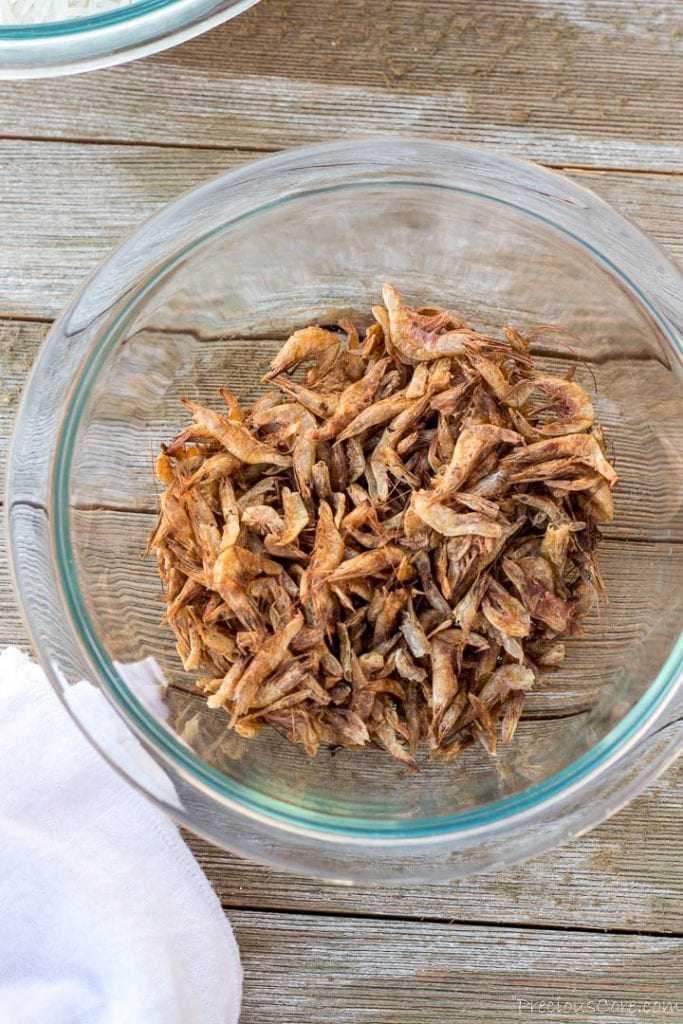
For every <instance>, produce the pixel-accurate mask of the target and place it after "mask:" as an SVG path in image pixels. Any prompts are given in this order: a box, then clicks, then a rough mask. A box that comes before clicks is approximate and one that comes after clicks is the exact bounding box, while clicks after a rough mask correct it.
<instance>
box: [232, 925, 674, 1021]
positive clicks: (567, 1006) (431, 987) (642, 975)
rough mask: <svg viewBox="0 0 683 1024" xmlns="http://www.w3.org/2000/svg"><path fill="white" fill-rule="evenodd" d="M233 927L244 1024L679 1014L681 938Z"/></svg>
mask: <svg viewBox="0 0 683 1024" xmlns="http://www.w3.org/2000/svg"><path fill="white" fill-rule="evenodd" d="M230 917H231V919H232V921H233V923H234V925H235V930H236V933H237V938H238V941H239V943H240V948H241V951H242V958H243V962H244V967H245V997H244V1008H243V1011H242V1016H241V1018H240V1019H241V1021H242V1022H243V1024H276V1022H277V1024H339V1022H340V1021H346V1020H348V1021H352V1022H353V1024H371V1022H372V1024H380V1022H381V1024H425V1022H427V1021H430V1022H431V1021H434V1022H435V1024H437V1022H438V1024H456V1022H458V1024H459V1022H461V1021H472V1022H475V1024H490V1022H493V1021H496V1022H499V1024H503V1022H507V1021H510V1022H511V1021H520V1020H521V1021H524V1022H525V1024H530V1022H532V1021H535V1020H540V1021H544V1020H552V1021H556V1022H557V1024H576V1022H577V1021H586V1022H587V1024H607V1022H609V1024H644V1022H646V1021H648V1020H651V1019H656V1020H660V1019H661V1020H672V1021H673V1020H680V1018H681V1014H682V1013H683V987H682V980H683V972H682V971H681V963H682V960H683V941H681V940H679V939H672V938H651V937H647V936H640V935H599V934H598V935H594V934H585V933H581V932H576V933H572V932H562V931H555V930H547V931H545V930H544V931H534V930H525V929H516V928H509V929H508V928H506V929H497V928H482V927H479V928H472V927H468V926H459V925H446V924H427V923H425V924H419V923H417V922H411V923H410V924H405V923H404V922H390V921H383V922H381V923H380V922H370V921H361V920H354V919H351V920H349V919H343V918H334V917H332V918H323V917H315V916H309V915H297V916H292V915H291V914H261V913H256V912H243V911H238V912H234V913H232V914H231V915H230ZM549 1001H552V1002H549ZM655 1014H656V1016H655Z"/></svg>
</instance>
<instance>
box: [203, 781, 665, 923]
mask: <svg viewBox="0 0 683 1024" xmlns="http://www.w3.org/2000/svg"><path fill="white" fill-rule="evenodd" d="M682 795H683V764H680V763H679V764H678V766H674V767H672V768H671V769H670V770H669V771H668V772H667V773H666V774H665V775H664V776H662V777H661V778H660V779H659V780H658V781H657V782H656V783H655V784H654V785H653V786H651V787H650V788H649V789H648V790H647V791H646V792H645V793H644V794H643V795H642V796H640V797H639V798H638V799H637V800H635V801H634V802H633V803H632V804H630V805H629V806H628V807H626V808H624V810H623V811H621V812H620V813H619V814H617V815H616V816H615V817H614V818H612V819H611V820H610V821H608V822H605V824H603V825H601V826H600V827H599V828H597V829H596V830H595V831H594V832H591V833H590V834H589V835H587V836H583V837H581V838H580V839H575V840H574V841H573V842H571V843H569V844H567V845H565V846H563V847H560V848H559V849H557V850H552V851H550V852H549V853H545V854H543V855H542V856H540V857H536V858H535V859H534V860H533V861H529V862H527V863H526V864H521V865H518V866H516V867H514V868H508V869H507V870H503V871H501V872H497V873H496V874H495V875H493V874H486V875H480V876H478V877H475V878H468V879H466V880H464V881H461V882H458V881H453V882H448V883H445V884H442V885H420V886H400V887H391V888H389V889H381V890H378V889H377V888H376V887H374V886H353V887H346V886H343V887H342V886H336V885H333V884H331V883H329V882H320V881H317V880H312V879H307V878H302V877H299V876H297V877H296V878H293V877H292V876H291V875H289V874H285V873H283V872H280V871H275V870H273V869H271V868H266V867H263V866H262V865H259V864H253V863H251V862H249V861H245V860H242V859H241V858H239V857H236V856H235V855H233V854H229V853H225V852H223V851H220V850H217V849H216V848H215V847H213V846H210V845H209V844H208V843H206V842H204V841H203V840H201V839H198V838H196V837H195V836H192V835H190V834H189V833H187V834H186V838H187V839H188V842H189V844H190V847H191V849H192V851H193V853H194V855H195V856H196V857H197V859H198V861H199V863H200V864H201V866H202V868H203V869H204V871H205V872H206V873H207V875H208V877H209V878H210V880H211V882H212V884H213V885H214V887H215V889H216V891H217V893H218V895H219V897H220V899H221V901H222V903H223V905H224V906H225V907H226V908H234V907H243V908H245V907H259V908H263V909H269V910H306V911H308V912H309V913H316V912H318V913H325V914H338V915H347V914H353V915H361V916H373V917H400V918H405V919H411V920H412V919H417V920H420V919H423V918H428V919H430V920H442V921H451V920H454V921H479V922H488V923H490V924H509V925H515V924H517V925H519V924H523V925H544V926H551V925H552V926H559V927H562V926H564V927H572V928H595V929H600V928H605V929H609V928H619V929H624V930H627V931H635V932H673V933H680V932H681V922H682V921H683V865H682V864H681V858H680V856H679V854H678V852H677V849H676V843H675V836H676V834H677V830H678V828H679V822H680V817H679V816H680V803H681V797H682Z"/></svg>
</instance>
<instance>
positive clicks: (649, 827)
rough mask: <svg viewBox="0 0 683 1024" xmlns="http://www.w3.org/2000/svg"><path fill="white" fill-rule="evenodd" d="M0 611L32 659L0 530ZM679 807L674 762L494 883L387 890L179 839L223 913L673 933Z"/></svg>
mask: <svg viewBox="0 0 683 1024" xmlns="http://www.w3.org/2000/svg"><path fill="white" fill-rule="evenodd" d="M0 604H1V605H2V607H3V609H4V611H3V616H2V619H1V620H0V645H5V644H18V645H19V646H20V647H23V648H25V649H26V650H28V651H29V652H30V650H31V645H30V641H29V639H28V636H27V635H26V630H25V627H24V625H23V622H22V621H21V618H20V615H19V612H18V608H17V605H16V600H15V598H14V595H13V594H12V592H11V589H10V584H9V580H8V577H7V564H6V560H5V554H4V532H2V533H0ZM682 801H683V762H679V764H678V765H677V766H674V767H672V768H671V769H670V770H669V771H668V772H667V773H666V774H665V775H664V776H662V778H660V779H659V780H658V781H657V782H656V783H655V784H654V785H652V786H651V787H650V788H649V789H648V790H647V791H646V792H645V793H644V794H643V795H642V796H640V797H639V798H638V799H637V800H635V801H634V802H633V803H631V804H630V805H629V806H628V807H626V808H625V809H624V810H622V811H621V812H620V813H619V814H617V815H616V816H615V817H614V818H612V819H611V820H610V821H608V822H606V823H605V824H603V825H601V826H600V827H599V828H598V829H596V830H595V831H594V832H592V833H590V834H589V835H587V836H583V837H582V838H580V839H577V840H575V841H574V842H573V843H570V844H568V845H566V846H564V847H562V848H560V849H558V850H555V851H551V852H549V853H546V854H544V855H542V856H541V857H539V858H536V859H534V860H532V861H529V862H528V863H526V864H523V865H519V866H517V867H514V868H509V869H507V870H506V871H504V872H503V873H501V874H497V875H495V876H493V875H483V876H479V877H478V878H471V879H467V880H466V881H464V882H449V883H445V884H443V885H429V886H428V885H420V886H402V887H392V888H391V889H378V888H376V887H373V886H367V887H362V886H355V887H346V886H344V887H338V886H335V885H332V884H330V883H327V882H321V881H317V880H313V879H307V878H302V877H299V876H291V875H289V874H286V873H283V872H280V871H275V870H273V869H270V868H267V867H264V866H263V865H259V864H253V863H250V862H248V861H244V860H242V859H241V858H238V857H236V856H235V855H233V854H230V853H226V852H224V851H222V850H219V849H217V848H215V847H213V846H210V845H209V844H208V843H206V842H204V841H203V840H201V839H198V838H196V837H194V836H192V835H191V834H189V833H186V839H187V840H188V842H189V843H190V846H191V848H192V850H193V852H194V854H195V856H196V857H197V858H198V860H199V862H200V864H201V866H202V868H203V869H204V871H205V872H206V873H207V875H208V877H209V879H210V880H211V882H212V884H213V885H214V886H215V888H216V891H217V892H218V895H219V897H220V898H221V900H222V902H223V903H224V905H225V906H226V907H230V908H233V907H240V908H248V907H259V908H263V909H273V910H298V911H300V910H306V911H309V912H311V913H314V912H316V911H317V912H324V913H338V914H359V915H361V914H370V915H376V916H378V917H381V916H400V917H405V918H411V917H412V918H418V919H419V918H422V917H428V918H433V919H443V920H444V921H449V920H459V921H484V922H489V923H491V924H495V923H508V924H525V925H556V926H558V927H561V926H567V927H576V928H582V927H583V928H585V927H590V928H605V929H608V928H619V929H626V930H633V931H661V932H676V931H677V930H680V925H681V920H683V863H682V861H681V858H680V856H679V852H678V849H677V844H676V842H675V837H676V835H677V831H678V828H679V821H680V807H681V802H682ZM231 916H232V915H231Z"/></svg>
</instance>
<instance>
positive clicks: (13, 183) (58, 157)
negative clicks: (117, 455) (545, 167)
mask: <svg viewBox="0 0 683 1024" xmlns="http://www.w3.org/2000/svg"><path fill="white" fill-rule="evenodd" d="M144 63H145V65H146V64H147V63H148V62H144ZM91 77H93V76H88V78H89V79H90V78H91ZM94 77H97V76H94ZM65 81H67V82H68V81H69V80H68V79H67V80H65ZM34 84H36V83H34ZM1 91H2V90H1V87H0V95H1ZM1 103H2V99H0V105H1ZM1 117H2V114H0V118H1ZM258 156H259V154H258V153H257V152H255V151H252V152H246V153H235V152H222V151H221V152H215V151H212V150H191V149H178V148H163V147H147V146H95V145H78V144H64V143H55V142H26V141H23V140H4V141H0V182H1V183H2V184H1V185H0V196H1V197H2V222H3V238H4V240H5V241H4V242H3V244H1V245H0V315H5V316H17V315H20V316H22V317H26V316H37V317H54V316H56V315H57V314H58V313H59V312H60V311H61V310H62V309H63V307H64V306H65V304H66V303H67V302H68V300H69V298H70V297H71V295H72V294H73V292H74V291H75V290H76V289H77V288H78V287H80V285H81V284H82V283H83V280H84V278H85V277H86V276H87V274H89V273H90V272H91V271H92V270H93V269H94V268H95V266H96V265H97V263H98V262H99V261H100V260H102V259H103V258H104V257H105V256H106V255H107V254H108V253H109V251H110V249H111V248H112V247H113V246H114V245H116V244H117V243H118V242H120V241H121V240H122V239H123V238H124V237H125V236H126V235H127V234H128V232H130V231H132V230H134V228H136V227H137V226H138V225H139V224H140V223H141V221H142V220H144V219H145V217H147V216H148V215H149V214H151V213H153V212H154V211H155V210H156V209H158V208H159V206H161V205H162V204H163V203H166V202H169V201H170V200H172V199H175V198H176V196H178V195H179V194H180V193H182V192H183V191H185V190H186V189H189V188H191V187H193V186H194V185H197V184H198V183H200V182H202V181H205V180H206V179H208V178H210V177H212V176H214V175H217V174H220V173H222V172H224V171H228V170H230V169H232V168H234V167H236V166H238V165H239V164H241V163H243V162H244V161H246V160H249V159H255V158H257V157H258ZM568 173H569V176H570V177H572V178H573V179H574V180H575V181H577V182H578V183H579V184H581V185H584V186H586V187H587V188H592V189H593V190H594V191H596V192H597V193H598V194H599V195H601V196H603V197H604V198H605V199H606V200H607V201H608V202H610V203H612V204H613V205H614V206H615V207H616V209H617V210H619V211H621V212H623V213H625V214H626V215H627V216H630V217H632V218H633V220H635V221H636V223H637V224H638V225H639V226H640V227H641V228H642V230H643V231H645V232H646V233H648V234H650V235H651V236H652V237H653V238H654V239H655V240H657V241H658V242H660V244H661V245H663V246H664V247H665V248H666V249H668V251H669V252H670V253H671V255H672V256H673V257H674V258H676V259H679V260H681V261H683V177H681V178H678V177H675V176H666V175H660V174H622V173H617V172H596V171H590V172H588V171H575V170H572V171H570V172H568ZM84 176H85V178H86V179H87V181H88V183H89V184H88V187H85V186H84V184H83V179H84Z"/></svg>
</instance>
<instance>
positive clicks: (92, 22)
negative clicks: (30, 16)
mask: <svg viewBox="0 0 683 1024" xmlns="http://www.w3.org/2000/svg"><path fill="white" fill-rule="evenodd" d="M257 3H258V0H142V2H140V3H134V4H131V5H130V6H128V7H121V8H120V9H118V10H111V11H106V12H104V13H101V14H94V15H92V16H91V17H84V18H71V19H69V20H68V21H53V22H45V23H42V24H37V25H0V79H3V78H47V77H50V76H54V75H69V74H73V73H74V72H77V71H93V70H94V69H95V68H105V67H109V66H110V65H112V64H125V63H126V62H127V61H130V60H136V59H137V58H138V57H146V56H147V55H148V54H150V53H157V52H158V51H159V50H165V49H167V48H168V47H169V46H176V45H177V44H178V43H183V42H185V40H186V39H192V38H193V36H198V35H200V33H202V32H206V31H207V30H208V29H210V28H213V27H214V26H215V25H220V24H221V22H223V21H229V20H230V19H231V18H234V17H236V15H238V14H241V13H242V11H246V10H247V9H248V8H249V7H253V6H254V5H255V4H257Z"/></svg>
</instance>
